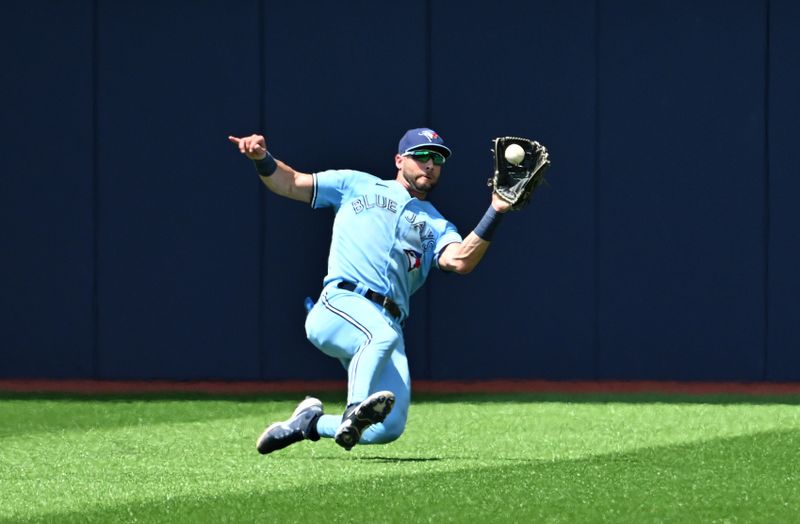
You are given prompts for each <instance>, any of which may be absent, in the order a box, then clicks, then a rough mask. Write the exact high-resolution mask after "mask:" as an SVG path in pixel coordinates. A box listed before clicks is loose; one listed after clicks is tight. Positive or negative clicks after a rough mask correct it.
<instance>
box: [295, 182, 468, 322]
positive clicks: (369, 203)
mask: <svg viewBox="0 0 800 524" xmlns="http://www.w3.org/2000/svg"><path fill="white" fill-rule="evenodd" d="M311 206H312V207H314V208H322V207H332V208H333V209H334V210H335V211H336V218H335V220H334V224H333V234H332V239H331V250H330V255H329V258H328V274H327V275H326V277H325V281H324V283H325V284H326V285H327V284H328V283H330V282H333V281H337V280H348V281H351V282H357V283H361V284H364V285H365V286H367V287H369V288H370V289H372V290H373V291H376V292H378V293H381V294H383V295H386V296H389V297H391V298H392V299H393V300H394V301H395V303H397V305H398V306H399V307H400V310H401V311H402V312H403V318H406V317H407V316H408V307H409V297H410V295H411V294H413V293H414V292H415V291H416V290H417V289H419V288H420V287H421V286H422V284H423V283H424V282H425V279H426V278H427V276H428V272H429V271H430V268H431V267H432V266H433V265H435V264H437V262H438V255H439V254H440V253H441V251H442V249H444V248H445V247H446V246H447V245H448V244H450V243H453V242H461V241H462V238H461V235H459V233H458V230H457V229H456V227H455V226H454V225H453V224H452V223H450V222H448V221H447V220H446V219H445V218H444V217H443V216H442V215H441V214H440V213H439V212H438V211H437V210H436V208H435V207H433V205H432V204H431V203H430V202H427V201H424V200H419V199H417V198H414V197H412V196H411V195H409V193H408V191H407V190H406V189H405V188H404V187H403V186H402V185H401V184H400V183H399V182H397V181H396V180H382V179H380V178H378V177H375V176H373V175H370V174H368V173H363V172H359V171H353V170H331V171H323V172H319V173H315V174H314V188H313V194H312V198H311Z"/></svg>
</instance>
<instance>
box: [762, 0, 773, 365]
mask: <svg viewBox="0 0 800 524" xmlns="http://www.w3.org/2000/svg"><path fill="white" fill-rule="evenodd" d="M764 14H765V38H764V40H765V42H764V253H763V257H764V275H763V284H762V285H763V292H764V295H763V300H764V335H763V357H762V359H763V362H762V366H763V367H762V372H761V380H766V379H767V377H768V376H769V372H768V365H769V296H770V295H769V247H770V211H771V210H770V194H769V192H770V162H769V155H770V148H769V140H770V135H769V110H770V105H769V98H770V97H769V90H770V81H769V80H770V45H769V44H770V37H771V35H770V16H771V13H770V0H766V1H765V13H764Z"/></svg>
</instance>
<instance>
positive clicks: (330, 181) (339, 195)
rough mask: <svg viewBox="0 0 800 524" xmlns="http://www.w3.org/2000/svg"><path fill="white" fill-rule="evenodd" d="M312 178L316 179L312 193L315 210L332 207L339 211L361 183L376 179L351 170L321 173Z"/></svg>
mask: <svg viewBox="0 0 800 524" xmlns="http://www.w3.org/2000/svg"><path fill="white" fill-rule="evenodd" d="M312 176H313V177H314V187H313V188H312V193H311V207H312V208H314V209H319V208H323V207H332V208H334V209H336V210H338V209H339V207H340V206H341V205H342V202H346V201H347V200H349V198H350V197H352V196H353V193H354V191H356V189H357V188H358V187H359V183H361V182H362V181H364V180H365V179H367V178H370V179H371V178H374V177H373V176H372V175H369V174H367V173H362V172H360V171H353V170H350V169H331V170H328V171H320V172H318V173H314V174H313V175H312Z"/></svg>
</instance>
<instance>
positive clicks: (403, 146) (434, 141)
mask: <svg viewBox="0 0 800 524" xmlns="http://www.w3.org/2000/svg"><path fill="white" fill-rule="evenodd" d="M420 149H425V150H430V151H436V152H438V153H441V154H442V155H444V157H445V158H447V157H449V156H450V154H451V153H452V151H450V148H449V147H447V146H446V145H444V140H443V139H442V137H441V136H439V133H437V132H436V131H434V130H433V129H428V128H427V127H418V128H416V129H409V130H408V131H406V134H404V135H403V138H401V139H400V144H398V147H397V153H398V154H400V155H403V154H405V153H408V152H410V151H417V150H420Z"/></svg>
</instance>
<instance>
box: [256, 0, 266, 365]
mask: <svg viewBox="0 0 800 524" xmlns="http://www.w3.org/2000/svg"><path fill="white" fill-rule="evenodd" d="M265 2H266V0H258V3H257V5H256V9H257V13H256V20H257V21H258V30H257V32H256V35H257V36H256V38H257V39H258V90H257V93H258V106H257V107H258V129H259V133H264V132H265V130H264V127H265V125H266V115H265V112H266V101H265V97H266V82H267V74H266V64H265V63H264V60H265V58H266V50H265V46H266V34H265V32H264V21H265V6H264V3H265ZM258 187H259V188H258V191H256V196H257V198H258V203H257V208H258V255H257V257H256V259H257V260H258V276H257V280H258V285H257V286H256V289H257V290H258V297H257V301H256V317H257V318H256V329H257V334H256V340H257V344H258V348H257V355H258V375H259V377H260V378H261V379H265V378H266V374H267V367H268V365H267V355H266V351H267V347H266V323H265V321H264V292H265V290H264V250H265V249H266V245H267V232H266V217H265V216H264V215H265V209H264V208H265V206H264V187H263V184H261V183H260V181H259V184H258Z"/></svg>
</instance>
